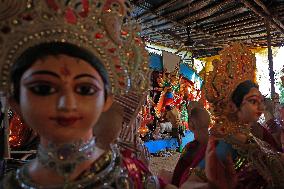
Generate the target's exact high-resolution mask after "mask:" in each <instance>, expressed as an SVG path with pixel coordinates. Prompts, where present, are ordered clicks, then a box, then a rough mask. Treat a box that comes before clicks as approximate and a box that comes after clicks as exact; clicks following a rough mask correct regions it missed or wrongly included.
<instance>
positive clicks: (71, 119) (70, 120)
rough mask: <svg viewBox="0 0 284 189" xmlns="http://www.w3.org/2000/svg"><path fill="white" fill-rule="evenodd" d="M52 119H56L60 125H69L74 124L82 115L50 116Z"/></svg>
mask: <svg viewBox="0 0 284 189" xmlns="http://www.w3.org/2000/svg"><path fill="white" fill-rule="evenodd" d="M49 119H50V120H53V121H56V123H57V124H58V125H61V126H64V127H67V126H71V125H73V124H74V123H75V122H76V121H78V120H80V119H82V117H77V116H70V117H63V116H58V117H50V118H49Z"/></svg>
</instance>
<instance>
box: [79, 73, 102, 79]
mask: <svg viewBox="0 0 284 189" xmlns="http://www.w3.org/2000/svg"><path fill="white" fill-rule="evenodd" d="M82 77H89V78H92V79H95V80H98V79H97V78H96V77H95V76H93V75H91V74H80V75H77V76H76V77H74V79H80V78H82Z"/></svg>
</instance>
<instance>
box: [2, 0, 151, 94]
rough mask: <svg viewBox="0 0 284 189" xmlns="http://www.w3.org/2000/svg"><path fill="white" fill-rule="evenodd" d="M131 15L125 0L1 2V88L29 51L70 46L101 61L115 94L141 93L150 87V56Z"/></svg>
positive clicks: (8, 85) (29, 0) (9, 0)
mask: <svg viewBox="0 0 284 189" xmlns="http://www.w3.org/2000/svg"><path fill="white" fill-rule="evenodd" d="M129 15H130V4H129V2H128V1H127V0H96V1H94V0H91V1H89V0H70V1H67V0H20V1H19V0H2V1H0V66H1V67H0V71H1V74H0V89H2V90H9V87H10V84H9V72H10V68H11V65H12V64H13V63H14V62H15V60H16V59H17V58H18V57H19V56H20V55H21V53H23V52H24V51H25V50H26V49H28V48H29V47H32V46H34V45H37V44H41V43H47V42H68V43H71V44H75V45H78V46H81V47H83V48H86V49H88V50H89V51H91V52H92V53H94V54H95V55H96V56H97V57H98V58H99V59H100V60H101V61H102V63H103V64H104V66H105V68H106V70H107V71H108V74H109V78H110V83H111V89H112V92H113V93H114V94H121V93H125V92H128V91H129V90H135V91H136V92H137V93H139V92H141V93H142V92H143V91H144V90H145V89H147V87H148V79H147V77H148V65H147V61H148V59H147V58H148V54H147V52H146V51H145V48H144V44H143V42H142V41H141V39H140V38H139V37H138V32H139V28H138V27H137V25H136V24H135V23H134V22H133V21H131V20H130V17H129ZM125 20H127V22H125Z"/></svg>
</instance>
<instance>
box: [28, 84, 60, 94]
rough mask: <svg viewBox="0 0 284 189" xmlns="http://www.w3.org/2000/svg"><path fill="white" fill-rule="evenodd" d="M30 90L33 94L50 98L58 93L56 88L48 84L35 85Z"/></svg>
mask: <svg viewBox="0 0 284 189" xmlns="http://www.w3.org/2000/svg"><path fill="white" fill-rule="evenodd" d="M28 88H29V90H30V91H31V92H32V93H34V94H36V95H39V96H48V95H51V94H53V93H55V92H56V91H57V90H56V88H55V87H53V86H52V85H51V84H48V83H34V84H31V85H30V86H29V87H28Z"/></svg>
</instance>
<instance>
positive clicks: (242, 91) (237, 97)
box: [232, 80, 258, 108]
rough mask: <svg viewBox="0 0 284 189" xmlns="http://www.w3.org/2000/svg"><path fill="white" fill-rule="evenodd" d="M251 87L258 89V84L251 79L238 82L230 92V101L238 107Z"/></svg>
mask: <svg viewBox="0 0 284 189" xmlns="http://www.w3.org/2000/svg"><path fill="white" fill-rule="evenodd" d="M252 88H257V89H258V85H257V84H255V83H254V82H252V81H251V80H246V81H244V82H242V83H240V84H239V85H238V86H237V88H236V89H235V90H234V92H233V94H232V101H233V103H234V104H235V105H236V106H237V107H238V108H240V106H241V104H242V102H243V99H244V96H245V95H246V94H248V93H249V91H250V90H251V89H252Z"/></svg>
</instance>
